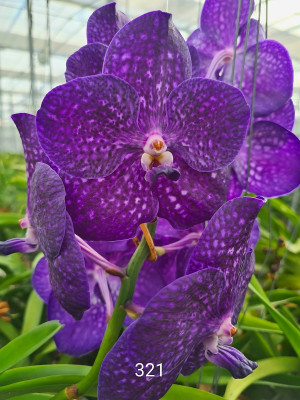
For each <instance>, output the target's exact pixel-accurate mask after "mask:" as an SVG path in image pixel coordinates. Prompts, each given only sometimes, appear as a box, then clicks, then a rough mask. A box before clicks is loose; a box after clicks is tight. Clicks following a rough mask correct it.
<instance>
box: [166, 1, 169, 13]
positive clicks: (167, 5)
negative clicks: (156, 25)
mask: <svg viewBox="0 0 300 400" xmlns="http://www.w3.org/2000/svg"><path fill="white" fill-rule="evenodd" d="M168 11H169V0H166V12H168Z"/></svg>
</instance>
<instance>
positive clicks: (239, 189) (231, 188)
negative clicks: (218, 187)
mask: <svg viewBox="0 0 300 400" xmlns="http://www.w3.org/2000/svg"><path fill="white" fill-rule="evenodd" d="M229 169H230V177H229V184H228V194H227V200H231V199H235V198H236V197H240V196H241V195H242V193H243V190H244V185H243V184H242V183H241V182H240V181H239V180H238V177H237V174H236V172H235V169H234V165H233V164H231V165H230V166H229Z"/></svg>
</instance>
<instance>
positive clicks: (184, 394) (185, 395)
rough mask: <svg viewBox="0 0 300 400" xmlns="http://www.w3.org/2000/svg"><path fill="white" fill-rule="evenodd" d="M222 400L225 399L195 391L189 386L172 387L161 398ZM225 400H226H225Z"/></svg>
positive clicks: (168, 399)
mask: <svg viewBox="0 0 300 400" xmlns="http://www.w3.org/2000/svg"><path fill="white" fill-rule="evenodd" d="M178 399H189V400H221V399H223V397H220V396H217V395H216V394H212V393H209V392H205V391H203V390H200V389H195V388H191V387H187V386H180V385H172V386H171V387H170V389H169V391H168V392H167V393H166V394H165V395H164V397H162V398H161V400H178ZM223 400H224V399H223Z"/></svg>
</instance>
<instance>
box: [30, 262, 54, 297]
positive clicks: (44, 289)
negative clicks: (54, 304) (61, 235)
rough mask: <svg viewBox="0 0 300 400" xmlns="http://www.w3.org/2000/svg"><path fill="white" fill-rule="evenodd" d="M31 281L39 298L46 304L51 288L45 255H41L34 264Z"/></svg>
mask: <svg viewBox="0 0 300 400" xmlns="http://www.w3.org/2000/svg"><path fill="white" fill-rule="evenodd" d="M31 283H32V286H33V288H34V290H35V291H36V292H37V294H38V295H39V296H40V298H41V299H42V300H43V301H44V302H45V303H46V304H48V301H49V297H50V294H51V292H52V288H51V285H50V278H49V267H48V262H47V260H46V258H45V257H42V258H41V259H40V260H39V262H38V263H37V264H36V267H35V269H34V271H33V274H32V277H31Z"/></svg>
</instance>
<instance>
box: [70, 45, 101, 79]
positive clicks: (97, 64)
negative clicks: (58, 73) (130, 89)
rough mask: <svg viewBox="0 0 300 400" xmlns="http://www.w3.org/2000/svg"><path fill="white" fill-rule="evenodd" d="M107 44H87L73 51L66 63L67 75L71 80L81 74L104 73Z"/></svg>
mask: <svg viewBox="0 0 300 400" xmlns="http://www.w3.org/2000/svg"><path fill="white" fill-rule="evenodd" d="M106 49H107V46H105V45H104V44H101V43H92V44H87V45H86V46H83V47H81V48H80V49H79V50H77V51H76V52H75V53H73V54H72V55H71V56H70V57H69V58H68V59H67V63H66V72H65V77H66V81H67V82H69V81H71V80H72V79H75V78H79V77H80V76H90V75H99V74H101V73H102V66H103V60H104V56H105V53H106Z"/></svg>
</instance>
